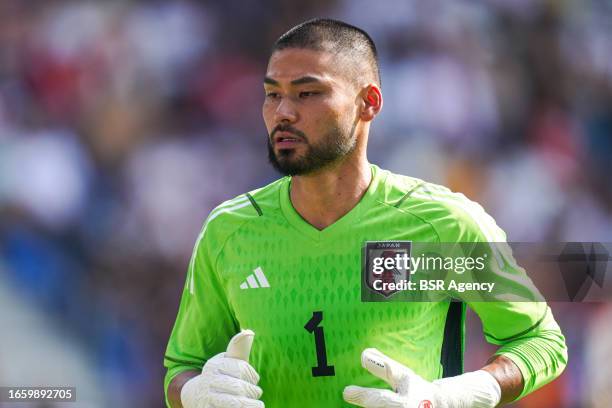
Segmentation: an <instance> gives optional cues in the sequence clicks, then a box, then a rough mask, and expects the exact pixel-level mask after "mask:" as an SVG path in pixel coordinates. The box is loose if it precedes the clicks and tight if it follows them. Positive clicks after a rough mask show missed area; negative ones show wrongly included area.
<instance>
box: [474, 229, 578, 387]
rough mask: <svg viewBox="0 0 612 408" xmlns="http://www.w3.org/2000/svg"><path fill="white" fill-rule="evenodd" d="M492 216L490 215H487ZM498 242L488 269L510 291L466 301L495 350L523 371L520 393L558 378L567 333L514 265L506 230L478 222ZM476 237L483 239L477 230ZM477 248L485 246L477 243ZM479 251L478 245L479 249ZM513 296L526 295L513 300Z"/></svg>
mask: <svg viewBox="0 0 612 408" xmlns="http://www.w3.org/2000/svg"><path fill="white" fill-rule="evenodd" d="M490 220H491V221H492V219H490ZM482 225H486V227H487V228H489V229H490V231H491V235H493V236H495V237H496V239H498V240H500V241H502V242H498V243H495V244H492V245H486V247H487V248H490V252H489V256H488V257H487V258H488V262H487V273H490V274H492V275H489V276H492V277H493V278H492V279H490V280H491V281H494V282H495V283H496V292H497V293H500V294H502V295H501V296H503V294H504V293H505V294H512V296H510V297H509V298H508V299H505V300H502V299H503V297H501V298H498V299H496V300H489V301H485V302H481V301H480V302H468V306H470V307H471V308H472V310H474V311H475V312H476V314H478V316H479V318H480V319H481V321H482V324H483V329H484V334H485V338H486V339H487V341H488V342H489V343H492V344H496V345H498V346H500V348H499V349H498V350H497V351H496V353H495V354H496V355H503V356H506V357H508V358H509V359H511V360H512V361H513V362H514V363H516V365H517V366H518V367H519V369H520V371H521V373H522V374H523V380H524V384H525V385H524V388H523V391H522V392H521V394H520V395H519V397H518V398H522V397H524V396H525V395H527V394H529V393H531V392H533V391H535V390H537V389H538V388H540V387H542V386H543V385H545V384H547V383H549V382H551V381H552V380H554V379H555V378H557V377H558V376H559V375H560V374H561V373H562V372H563V370H564V369H565V366H566V365H567V346H566V344H565V337H564V336H563V334H562V333H561V329H560V327H559V325H558V324H557V322H556V321H555V319H554V317H553V315H552V312H551V310H550V308H549V307H548V305H547V304H546V302H544V301H542V300H543V299H542V295H541V294H540V293H539V291H538V289H537V288H536V287H535V285H534V284H533V282H532V281H531V279H530V278H529V276H528V275H527V273H526V272H525V270H524V269H523V268H521V267H520V266H519V265H517V263H516V261H515V259H514V256H513V254H512V250H511V249H510V247H509V246H508V245H507V244H506V243H505V242H504V241H505V233H503V231H502V230H501V229H499V227H497V225H496V224H495V223H494V222H489V223H485V222H483V223H481V226H482ZM475 241H480V242H482V241H484V237H483V236H482V235H480V236H479V235H477V236H476V239H475ZM479 247H480V248H482V247H483V245H479ZM479 253H480V250H479ZM516 298H521V299H524V300H523V301H516Z"/></svg>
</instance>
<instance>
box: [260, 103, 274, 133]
mask: <svg viewBox="0 0 612 408" xmlns="http://www.w3.org/2000/svg"><path fill="white" fill-rule="evenodd" d="M261 116H262V117H263V120H264V123H265V125H266V128H267V129H268V132H269V131H270V130H271V128H272V127H274V123H273V122H272V121H273V117H274V110H272V108H271V107H270V105H269V104H266V103H264V104H263V107H262V109H261Z"/></svg>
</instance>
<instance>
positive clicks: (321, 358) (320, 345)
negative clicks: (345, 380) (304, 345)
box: [304, 312, 336, 377]
mask: <svg viewBox="0 0 612 408" xmlns="http://www.w3.org/2000/svg"><path fill="white" fill-rule="evenodd" d="M322 320H323V312H312V319H310V320H309V321H308V323H306V325H305V326H304V328H305V329H306V330H307V331H308V332H309V333H313V334H314V338H315V348H316V349H317V366H316V367H312V376H313V377H331V376H334V375H336V371H335V370H334V366H330V365H327V350H326V349H325V335H324V334H323V327H321V326H319V323H321V321H322Z"/></svg>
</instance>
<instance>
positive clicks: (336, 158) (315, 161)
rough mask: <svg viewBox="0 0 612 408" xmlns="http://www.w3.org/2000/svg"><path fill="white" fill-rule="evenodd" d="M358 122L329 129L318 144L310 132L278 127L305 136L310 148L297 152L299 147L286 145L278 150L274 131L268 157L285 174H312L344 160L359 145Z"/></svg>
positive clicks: (303, 137)
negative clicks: (305, 132)
mask: <svg viewBox="0 0 612 408" xmlns="http://www.w3.org/2000/svg"><path fill="white" fill-rule="evenodd" d="M356 125H357V122H355V123H354V124H353V126H352V128H351V129H346V130H344V131H343V130H342V129H340V128H339V127H338V126H334V127H333V128H331V129H329V131H328V132H327V133H326V134H325V136H324V137H323V138H322V140H321V141H320V142H319V143H317V144H311V143H309V141H308V138H307V137H306V135H305V134H304V133H302V132H299V131H297V130H295V129H292V128H291V129H285V128H280V129H277V130H288V131H291V132H293V133H295V134H297V135H298V136H300V137H301V141H302V143H303V144H304V145H305V146H304V147H305V148H306V151H305V152H304V153H303V154H301V155H300V154H299V153H297V151H296V149H282V150H279V151H278V154H277V153H276V152H275V151H274V146H273V145H272V140H273V136H274V132H275V131H276V130H275V131H274V132H272V135H270V136H269V137H268V138H267V142H268V160H269V161H270V164H272V167H274V169H276V170H277V171H278V172H279V173H281V174H283V175H285V176H302V175H307V174H312V173H314V172H316V171H318V170H321V169H324V168H326V167H328V166H330V165H332V164H334V163H337V162H340V161H341V160H342V159H343V158H344V157H345V156H346V155H348V154H349V153H351V152H353V151H354V150H355V146H356V140H355V138H354V133H355V126H356Z"/></svg>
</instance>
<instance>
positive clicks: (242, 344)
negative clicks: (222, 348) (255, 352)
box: [225, 330, 255, 363]
mask: <svg viewBox="0 0 612 408" xmlns="http://www.w3.org/2000/svg"><path fill="white" fill-rule="evenodd" d="M254 338H255V333H254V332H253V331H252V330H242V331H241V332H240V333H238V334H236V335H235V336H234V337H232V339H231V340H230V341H229V344H228V345H227V351H226V352H225V357H228V358H237V359H239V360H243V361H246V362H247V363H248V362H249V355H250V354H251V347H252V346H253V339H254Z"/></svg>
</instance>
